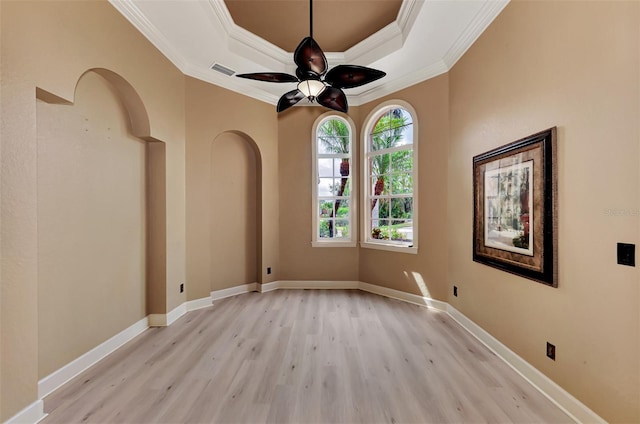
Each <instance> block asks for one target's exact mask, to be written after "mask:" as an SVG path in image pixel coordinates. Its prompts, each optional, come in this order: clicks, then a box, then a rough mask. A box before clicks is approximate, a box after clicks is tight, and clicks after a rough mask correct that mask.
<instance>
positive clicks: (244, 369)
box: [43, 290, 571, 424]
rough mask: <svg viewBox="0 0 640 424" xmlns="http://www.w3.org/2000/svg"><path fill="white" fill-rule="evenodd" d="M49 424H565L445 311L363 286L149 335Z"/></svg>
mask: <svg viewBox="0 0 640 424" xmlns="http://www.w3.org/2000/svg"><path fill="white" fill-rule="evenodd" d="M45 411H46V412H48V413H49V416H48V417H47V418H46V419H45V420H44V421H43V423H46V424H50V423H81V422H82V423H84V422H87V423H88V422H95V423H161V422H164V423H187V422H188V423H204V422H216V423H225V422H237V423H264V422H269V423H338V422H340V423H404V422H406V423H409V422H412V423H447V422H449V423H463V422H472V423H480V422H491V423H498V422H521V423H533V422H536V423H554V422H571V420H570V419H569V418H568V417H567V416H566V415H565V414H564V413H562V412H561V411H560V410H559V409H558V408H557V407H555V406H554V405H553V404H552V403H551V402H550V401H549V400H547V399H546V398H545V397H544V396H543V395H541V394H540V393H539V392H538V391H536V390H535V389H534V388H533V387H532V386H530V385H529V384H528V383H527V382H526V381H524V380H523V379H522V378H521V377H519V376H518V375H517V374H516V373H515V372H514V371H513V370H512V369H511V368H509V366H507V365H506V364H505V363H504V362H502V361H501V360H500V359H499V358H497V357H496V356H495V355H494V354H492V353H491V352H490V351H489V350H488V349H487V348H485V347H484V346H483V345H482V344H480V343H479V342H478V341H477V340H476V339H475V338H473V337H472V336H471V335H469V334H468V333H467V332H466V331H465V330H463V329H462V328H461V327H460V326H459V325H458V324H457V323H456V322H455V321H453V320H452V319H451V318H449V317H448V315H446V314H445V313H442V312H439V311H434V310H429V309H426V308H422V307H419V306H414V305H411V304H407V303H403V302H399V301H395V300H391V299H387V298H384V297H380V296H377V295H373V294H369V293H364V292H361V291H357V290H326V291H323V290H278V291H273V292H269V293H263V294H259V293H248V294H244V295H240V296H236V297H233V298H229V299H224V300H221V301H217V302H216V304H215V305H214V306H213V307H209V308H205V309H201V310H198V311H194V312H190V313H188V314H187V315H185V316H184V317H182V318H180V319H179V320H178V321H177V322H176V323H174V324H173V325H172V326H170V327H167V328H153V329H149V330H147V331H145V332H144V333H143V334H142V335H140V336H139V337H138V338H136V339H135V340H133V341H131V342H129V343H128V344H126V345H125V346H123V347H122V348H121V349H119V350H118V351H117V352H115V353H113V354H112V355H110V356H109V357H108V358H106V359H105V360H103V361H101V362H100V363H99V364H97V365H96V366H94V367H92V368H91V369H89V370H87V371H86V372H84V373H83V374H82V375H80V376H79V377H77V378H76V379H74V380H73V381H71V382H69V383H68V384H66V385H65V386H63V387H62V388H60V389H58V390H57V391H55V392H54V393H52V394H51V395H49V396H48V397H47V398H45Z"/></svg>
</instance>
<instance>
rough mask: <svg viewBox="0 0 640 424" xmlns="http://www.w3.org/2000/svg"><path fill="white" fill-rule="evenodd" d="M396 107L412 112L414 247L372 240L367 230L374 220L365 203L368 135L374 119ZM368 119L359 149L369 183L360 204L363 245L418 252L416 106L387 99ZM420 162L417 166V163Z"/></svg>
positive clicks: (380, 248)
mask: <svg viewBox="0 0 640 424" xmlns="http://www.w3.org/2000/svg"><path fill="white" fill-rule="evenodd" d="M395 108H401V109H404V110H406V111H407V112H409V113H410V114H411V119H412V120H413V163H414V167H413V170H412V176H413V245H412V246H407V245H401V244H400V243H394V242H392V241H389V240H386V241H371V238H370V237H369V234H367V231H368V229H369V226H370V222H371V217H370V216H369V215H370V214H369V213H367V208H366V205H368V204H369V203H368V201H367V200H368V199H367V197H368V191H369V186H368V181H369V161H368V160H367V153H368V151H367V150H368V142H369V140H368V138H369V134H370V133H371V131H372V130H373V126H374V125H375V122H376V121H377V118H378V117H379V116H380V115H382V114H383V113H386V112H387V111H389V110H391V109H395ZM364 122H365V126H364V128H363V129H362V133H361V143H360V145H361V148H360V155H361V157H362V181H365V183H363V184H367V185H363V186H362V187H363V189H362V195H361V204H362V211H363V212H362V228H361V231H360V247H363V248H367V249H377V250H386V251H390V252H400V253H410V254H414V255H415V254H417V253H418V241H419V238H420V237H419V231H418V224H419V218H418V217H419V215H418V207H419V201H418V193H419V190H418V168H419V167H420V166H419V163H418V145H419V144H420V143H419V142H418V140H419V137H418V115H417V114H416V111H415V109H414V108H413V106H411V105H410V104H409V103H407V102H405V101H403V100H389V101H386V102H383V103H381V104H380V105H378V106H377V107H376V108H375V109H373V110H372V111H371V112H369V114H368V115H367V117H366V119H365V120H364ZM416 165H417V166H416Z"/></svg>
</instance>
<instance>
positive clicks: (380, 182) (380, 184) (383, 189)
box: [371, 176, 389, 196]
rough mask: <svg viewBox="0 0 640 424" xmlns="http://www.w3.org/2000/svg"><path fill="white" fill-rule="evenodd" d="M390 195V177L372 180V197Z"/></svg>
mask: <svg viewBox="0 0 640 424" xmlns="http://www.w3.org/2000/svg"><path fill="white" fill-rule="evenodd" d="M383 194H389V177H386V176H381V177H373V178H371V195H372V196H380V195H383Z"/></svg>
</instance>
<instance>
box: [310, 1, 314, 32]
mask: <svg viewBox="0 0 640 424" xmlns="http://www.w3.org/2000/svg"><path fill="white" fill-rule="evenodd" d="M309 37H310V38H313V0H309Z"/></svg>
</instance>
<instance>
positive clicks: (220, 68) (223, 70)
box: [211, 63, 236, 76]
mask: <svg viewBox="0 0 640 424" xmlns="http://www.w3.org/2000/svg"><path fill="white" fill-rule="evenodd" d="M211 69H213V70H214V71H218V72H220V73H221V74H225V75H228V76H231V75H233V74H235V73H236V71H234V70H233V69H229V68H227V67H226V66H222V65H220V64H219V63H214V64H213V66H212V67H211Z"/></svg>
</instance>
